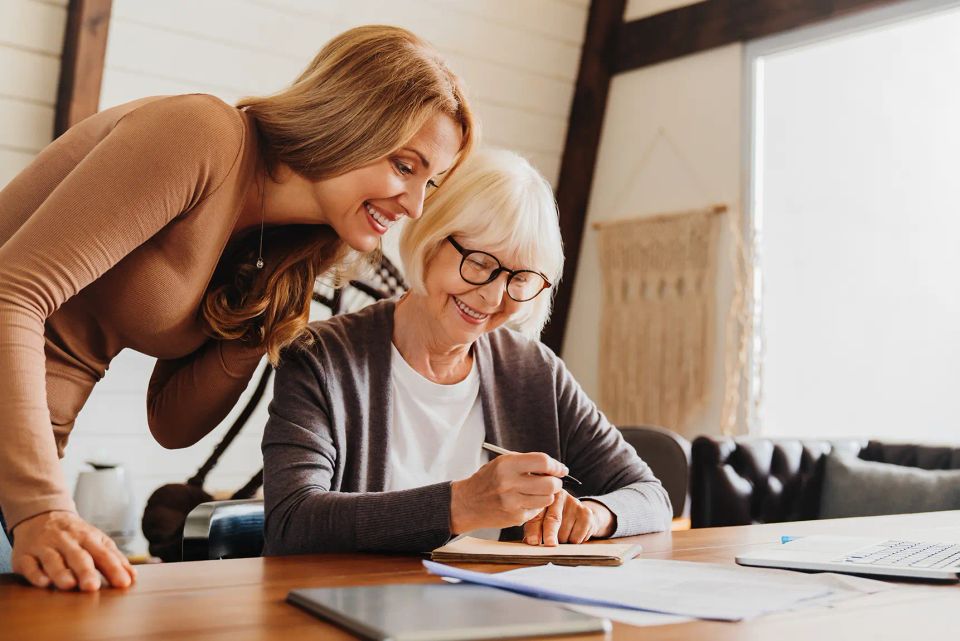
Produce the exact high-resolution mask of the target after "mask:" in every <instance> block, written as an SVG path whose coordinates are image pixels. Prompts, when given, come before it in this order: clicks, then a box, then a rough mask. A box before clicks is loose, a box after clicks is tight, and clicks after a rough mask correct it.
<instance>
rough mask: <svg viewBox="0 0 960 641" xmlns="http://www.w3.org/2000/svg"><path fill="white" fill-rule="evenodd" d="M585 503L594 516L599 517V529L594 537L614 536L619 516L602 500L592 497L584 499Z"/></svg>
mask: <svg viewBox="0 0 960 641" xmlns="http://www.w3.org/2000/svg"><path fill="white" fill-rule="evenodd" d="M583 504H584V505H586V506H587V509H589V510H590V511H591V512H593V516H594V518H596V519H597V531H596V533H595V534H594V537H597V538H601V539H606V538H610V537H611V536H613V533H614V532H616V531H617V517H616V515H615V514H614V513H613V512H611V511H610V508H608V507H607V506H606V505H604V504H603V503H601V502H600V501H594V500H591V499H584V500H583Z"/></svg>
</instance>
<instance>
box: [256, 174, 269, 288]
mask: <svg viewBox="0 0 960 641" xmlns="http://www.w3.org/2000/svg"><path fill="white" fill-rule="evenodd" d="M266 173H267V172H266V171H264V172H263V175H262V176H261V177H260V249H259V250H258V251H257V269H263V223H264V216H265V210H264V194H263V189H264V187H265V183H266V180H267V178H266Z"/></svg>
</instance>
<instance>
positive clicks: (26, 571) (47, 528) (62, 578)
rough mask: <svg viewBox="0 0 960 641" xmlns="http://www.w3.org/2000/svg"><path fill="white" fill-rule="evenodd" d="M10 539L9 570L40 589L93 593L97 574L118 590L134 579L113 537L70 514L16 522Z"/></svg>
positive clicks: (40, 516)
mask: <svg viewBox="0 0 960 641" xmlns="http://www.w3.org/2000/svg"><path fill="white" fill-rule="evenodd" d="M13 536H14V541H13V555H12V565H13V571H14V572H16V573H17V574H20V575H22V576H23V577H24V578H25V579H27V581H29V582H30V583H32V584H33V585H35V586H37V587H38V588H46V587H49V586H50V585H51V584H52V585H53V586H55V587H57V588H58V589H60V590H72V589H74V588H79V589H80V590H83V591H84V592H94V591H96V590H98V589H100V573H102V574H103V576H105V577H106V579H107V581H109V582H110V585H112V586H113V587H116V588H126V587H129V586H130V585H132V584H133V582H134V581H135V580H136V578H137V572H136V570H134V569H133V566H132V565H130V562H129V561H128V560H127V559H126V557H125V556H123V553H121V552H120V550H119V549H118V548H117V545H116V544H115V543H114V542H113V539H111V538H110V537H109V536H107V535H106V534H104V533H103V532H101V531H100V530H98V529H97V528H95V527H93V526H92V525H90V524H89V523H87V522H86V521H84V520H83V519H81V518H80V517H79V516H77V515H76V514H74V513H73V512H64V511H56V512H46V513H44V514H39V515H37V516H35V517H33V518H30V519H27V520H26V521H23V522H21V523H20V524H18V525H17V526H16V527H15V528H14V530H13ZM98 570H99V573H98Z"/></svg>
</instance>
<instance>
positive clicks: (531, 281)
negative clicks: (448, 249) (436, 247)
mask: <svg viewBox="0 0 960 641" xmlns="http://www.w3.org/2000/svg"><path fill="white" fill-rule="evenodd" d="M447 240H448V241H450V244H451V245H453V246H454V248H455V249H456V250H457V251H458V252H460V255H461V256H463V258H462V259H461V260H460V278H462V279H463V280H465V281H466V282H468V283H470V284H471V285H486V284H487V283H490V282H493V281H494V280H496V279H497V277H498V276H499V275H500V274H501V273H507V274H509V276H508V277H507V296H509V297H510V298H512V299H513V300H515V301H517V302H518V303H523V302H525V301H528V300H532V299H534V298H536V297H537V296H538V295H539V294H540V292H542V291H543V290H545V289H546V288H548V287H550V286H551V285H550V281H548V280H547V277H546V276H544V275H543V274H541V273H540V272H535V271H533V270H532V269H507V268H506V267H504V266H503V265H501V264H500V261H499V260H497V257H496V256H494V255H493V254H488V253H487V252H482V251H479V250H476V249H466V248H465V247H463V246H462V245H461V244H460V243H458V242H457V241H455V240H454V239H453V236H447Z"/></svg>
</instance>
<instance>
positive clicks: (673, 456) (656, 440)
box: [619, 425, 690, 518]
mask: <svg viewBox="0 0 960 641" xmlns="http://www.w3.org/2000/svg"><path fill="white" fill-rule="evenodd" d="M619 429H620V433H621V434H623V439H624V440H625V441H626V442H627V443H629V444H630V445H632V446H633V449H635V450H636V451H637V454H639V455H640V458H642V459H643V460H644V461H645V462H646V464H647V465H649V466H650V469H651V470H652V471H653V474H654V476H656V477H657V478H658V479H660V482H661V483H663V488H664V489H665V490H666V491H667V494H668V495H669V496H670V503H671V504H672V505H673V517H674V518H682V517H685V516H686V515H687V513H688V509H689V505H690V500H689V492H688V479H689V478H690V442H689V441H687V439H685V438H683V437H682V436H680V435H679V434H677V433H676V432H674V431H671V430H668V429H666V428H665V427H657V426H655V425H636V426H623V427H620V428H619Z"/></svg>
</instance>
